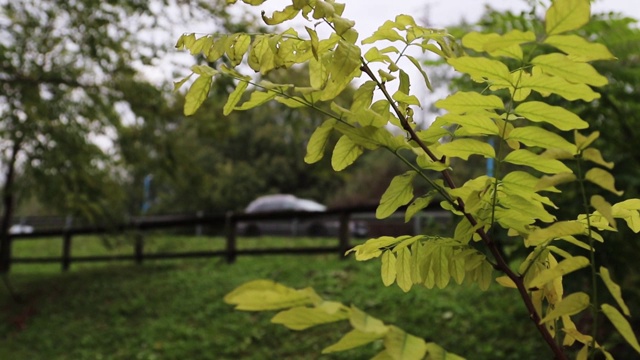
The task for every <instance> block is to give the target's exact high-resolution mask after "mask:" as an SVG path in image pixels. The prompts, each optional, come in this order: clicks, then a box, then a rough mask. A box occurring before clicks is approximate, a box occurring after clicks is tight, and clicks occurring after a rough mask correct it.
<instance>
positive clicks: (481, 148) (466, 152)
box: [438, 139, 496, 160]
mask: <svg viewBox="0 0 640 360" xmlns="http://www.w3.org/2000/svg"><path fill="white" fill-rule="evenodd" d="M438 151H440V152H441V153H442V154H444V155H447V156H448V157H459V158H462V159H464V160H468V159H469V156H470V155H481V156H484V157H485V158H494V157H495V156H496V152H495V150H494V149H493V146H491V145H489V144H487V143H486V142H482V141H478V140H475V139H456V140H453V141H452V142H449V143H446V144H443V145H441V146H440V147H438Z"/></svg>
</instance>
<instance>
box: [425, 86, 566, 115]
mask: <svg viewBox="0 0 640 360" xmlns="http://www.w3.org/2000/svg"><path fill="white" fill-rule="evenodd" d="M435 105H436V107H438V108H440V109H445V110H447V111H449V112H450V113H453V114H464V113H474V112H481V113H484V112H487V111H490V110H494V109H503V108H504V105H503V104H502V100H500V98H499V97H497V96H495V95H481V94H478V93H477V92H473V91H470V92H465V91H458V92H456V93H455V94H453V95H449V96H448V97H447V98H446V99H442V100H438V101H436V104H435ZM567 112H569V111H567ZM569 113H570V114H572V113H571V112H569Z"/></svg>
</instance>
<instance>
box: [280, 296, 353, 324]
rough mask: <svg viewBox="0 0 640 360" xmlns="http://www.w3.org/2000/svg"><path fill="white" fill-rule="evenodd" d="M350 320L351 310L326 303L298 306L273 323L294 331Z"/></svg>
mask: <svg viewBox="0 0 640 360" xmlns="http://www.w3.org/2000/svg"><path fill="white" fill-rule="evenodd" d="M348 318H349V308H347V307H345V306H344V305H342V304H341V303H338V302H332V301H326V302H323V303H321V304H320V305H318V306H316V307H307V306H298V307H294V308H291V309H288V310H284V311H281V312H279V313H277V314H276V315H275V316H274V317H273V318H272V319H271V322H272V323H274V324H281V325H284V326H285V327H287V328H289V329H292V330H304V329H307V328H310V327H312V326H316V325H320V324H327V323H332V322H336V321H340V320H346V319H348Z"/></svg>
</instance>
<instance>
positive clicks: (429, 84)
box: [404, 55, 433, 91]
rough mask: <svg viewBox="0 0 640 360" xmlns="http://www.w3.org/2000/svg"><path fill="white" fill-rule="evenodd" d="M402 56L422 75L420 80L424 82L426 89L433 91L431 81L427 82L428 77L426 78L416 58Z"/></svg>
mask: <svg viewBox="0 0 640 360" xmlns="http://www.w3.org/2000/svg"><path fill="white" fill-rule="evenodd" d="M404 56H405V57H406V58H407V59H409V61H410V62H411V63H412V64H413V65H414V66H415V67H416V69H418V71H419V72H420V74H421V75H422V79H423V80H424V84H425V85H426V86H427V89H429V90H431V91H433V87H432V86H431V81H429V77H428V76H427V73H426V72H425V71H424V69H423V68H422V65H420V62H418V60H417V59H416V58H414V57H413V56H411V55H404Z"/></svg>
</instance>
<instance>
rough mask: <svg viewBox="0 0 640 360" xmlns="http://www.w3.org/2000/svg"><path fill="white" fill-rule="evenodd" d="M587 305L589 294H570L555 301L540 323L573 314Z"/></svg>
mask: <svg viewBox="0 0 640 360" xmlns="http://www.w3.org/2000/svg"><path fill="white" fill-rule="evenodd" d="M563 261H566V260H563ZM587 307H589V295H587V294H585V293H583V292H577V293H573V294H570V295H568V296H567V297H565V298H564V299H562V300H561V301H560V302H558V303H556V305H555V308H554V309H553V310H552V311H551V312H549V313H548V314H547V315H546V316H545V317H544V318H542V319H541V320H540V324H544V323H546V322H548V321H551V320H554V319H558V318H560V317H562V316H571V315H575V314H577V313H579V312H581V311H582V310H584V309H586V308H587Z"/></svg>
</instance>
